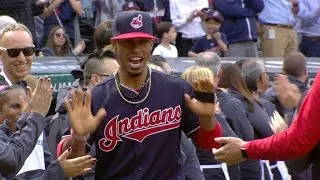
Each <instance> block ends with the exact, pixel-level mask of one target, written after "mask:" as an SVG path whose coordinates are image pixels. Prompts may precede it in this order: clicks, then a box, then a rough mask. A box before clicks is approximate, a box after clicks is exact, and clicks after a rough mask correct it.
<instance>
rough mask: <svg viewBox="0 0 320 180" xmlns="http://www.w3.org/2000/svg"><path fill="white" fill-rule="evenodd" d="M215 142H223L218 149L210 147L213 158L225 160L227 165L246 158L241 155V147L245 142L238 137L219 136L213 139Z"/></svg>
mask: <svg viewBox="0 0 320 180" xmlns="http://www.w3.org/2000/svg"><path fill="white" fill-rule="evenodd" d="M214 140H215V141H216V142H218V143H221V144H225V145H223V146H222V147H221V148H219V149H215V148H213V149H212V153H213V155H214V156H215V159H216V160H218V161H221V162H225V163H227V164H229V165H233V164H238V163H241V162H243V161H245V160H246V159H245V158H244V157H242V152H241V148H242V147H244V145H245V144H246V142H244V141H242V140H241V139H239V138H234V137H220V138H215V139H214Z"/></svg>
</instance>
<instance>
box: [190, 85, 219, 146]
mask: <svg viewBox="0 0 320 180" xmlns="http://www.w3.org/2000/svg"><path fill="white" fill-rule="evenodd" d="M192 86H193V91H194V98H192V97H191V96H190V95H191V94H189V93H186V94H185V102H186V106H187V107H188V109H189V110H190V113H191V114H193V115H196V116H198V117H199V118H198V119H199V128H198V129H197V130H196V131H194V132H193V133H192V138H193V140H194V142H195V143H196V144H197V145H198V146H199V147H200V148H202V149H212V148H217V147H220V144H219V143H216V142H215V141H214V138H215V137H220V136H221V135H222V129H221V127H220V125H219V123H218V122H217V120H216V116H215V95H214V93H213V92H214V91H215V89H216V88H215V85H214V83H213V82H212V80H209V79H201V80H197V81H194V82H193V85H192ZM186 111H187V112H188V110H186ZM191 114H188V119H187V120H188V121H191V122H192V120H191V118H190V117H192V115H191ZM184 117H185V116H184ZM184 120H185V119H184ZM188 135H190V133H189V134H188Z"/></svg>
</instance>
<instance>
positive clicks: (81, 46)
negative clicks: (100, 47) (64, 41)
mask: <svg viewBox="0 0 320 180" xmlns="http://www.w3.org/2000/svg"><path fill="white" fill-rule="evenodd" d="M85 48H86V43H85V42H84V41H82V40H81V41H80V42H79V44H78V45H77V46H76V48H74V50H75V51H76V53H77V55H79V54H81V53H82V52H83V50H84V49H85Z"/></svg>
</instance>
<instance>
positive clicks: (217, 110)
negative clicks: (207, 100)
mask: <svg viewBox="0 0 320 180" xmlns="http://www.w3.org/2000/svg"><path fill="white" fill-rule="evenodd" d="M214 113H216V114H220V113H221V108H220V102H217V103H216V104H215V107H214Z"/></svg>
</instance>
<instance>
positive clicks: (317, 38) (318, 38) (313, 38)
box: [303, 36, 320, 41]
mask: <svg viewBox="0 0 320 180" xmlns="http://www.w3.org/2000/svg"><path fill="white" fill-rule="evenodd" d="M303 37H304V38H306V39H309V40H311V41H320V36H303Z"/></svg>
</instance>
